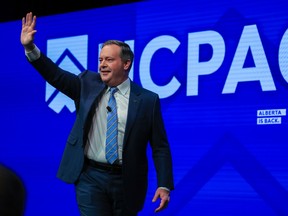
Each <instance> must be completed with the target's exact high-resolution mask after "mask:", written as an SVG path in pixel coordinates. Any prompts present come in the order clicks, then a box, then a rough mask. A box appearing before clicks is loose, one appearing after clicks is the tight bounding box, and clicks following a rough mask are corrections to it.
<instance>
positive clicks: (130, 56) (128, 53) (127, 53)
mask: <svg viewBox="0 0 288 216" xmlns="http://www.w3.org/2000/svg"><path fill="white" fill-rule="evenodd" d="M112 44H114V45H117V46H119V47H120V48H121V51H120V58H121V59H122V61H123V62H126V61H127V60H130V61H131V64H130V66H129V68H128V71H130V69H131V67H132V63H133V60H134V53H133V52H132V50H131V48H130V46H129V45H128V44H127V43H124V42H123V41H119V40H108V41H106V42H105V43H103V45H102V47H101V49H102V48H103V47H104V46H107V45H112Z"/></svg>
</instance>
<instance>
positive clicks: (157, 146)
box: [150, 95, 174, 190]
mask: <svg viewBox="0 0 288 216" xmlns="http://www.w3.org/2000/svg"><path fill="white" fill-rule="evenodd" d="M152 122H153V125H152V135H151V141H150V144H151V148H152V157H153V161H154V165H155V169H156V173H157V181H158V187H167V188H169V189H170V190H173V189H174V183H173V171H172V156H171V150H170V145H169V142H168V138H167V134H166V130H165V126H164V121H163V117H162V113H161V107H160V99H159V96H158V95H157V96H156V98H155V101H154V106H153V119H152Z"/></svg>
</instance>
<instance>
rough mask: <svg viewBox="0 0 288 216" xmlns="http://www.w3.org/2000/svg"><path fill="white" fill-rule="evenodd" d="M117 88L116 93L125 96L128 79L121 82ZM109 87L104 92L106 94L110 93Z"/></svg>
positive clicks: (128, 87)
mask: <svg viewBox="0 0 288 216" xmlns="http://www.w3.org/2000/svg"><path fill="white" fill-rule="evenodd" d="M116 87H117V88H118V91H119V92H120V93H121V94H122V95H125V94H126V93H127V92H128V90H129V89H130V78H127V79H126V80H125V81H124V82H122V83H121V84H120V85H118V86H116ZM110 88H111V87H108V88H107V90H106V93H108V92H109V91H110Z"/></svg>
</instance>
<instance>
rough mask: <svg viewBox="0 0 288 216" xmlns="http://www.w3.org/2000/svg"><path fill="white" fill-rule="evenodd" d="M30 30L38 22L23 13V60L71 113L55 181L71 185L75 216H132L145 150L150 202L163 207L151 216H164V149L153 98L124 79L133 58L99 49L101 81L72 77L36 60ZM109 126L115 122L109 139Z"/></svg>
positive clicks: (117, 47)
mask: <svg viewBox="0 0 288 216" xmlns="http://www.w3.org/2000/svg"><path fill="white" fill-rule="evenodd" d="M35 25H36V16H33V14H32V13H31V12H30V13H27V14H26V17H23V19H22V32H21V43H22V45H23V46H24V49H25V53H26V56H27V58H28V60H29V61H30V63H31V64H32V65H33V66H34V68H35V69H36V70H37V71H38V72H39V73H40V74H41V75H42V76H43V78H44V79H45V80H46V81H47V82H48V83H50V84H51V85H52V86H54V87H55V88H57V89H58V90H59V91H61V92H63V93H64V94H66V95H67V96H68V97H70V98H71V99H73V100H74V102H75V106H76V120H75V123H74V126H73V128H72V130H71V133H70V135H69V137H68V140H67V144H66V148H65V151H64V154H63V157H62V161H61V164H60V167H59V170H58V174H57V176H58V177H59V178H60V179H62V180H63V181H65V182H68V183H73V184H75V188H76V197H77V203H78V207H79V210H80V212H81V215H91V216H92V215H93V216H94V215H101V216H112V215H113V216H118V215H123V216H135V215H137V213H138V212H139V211H140V210H141V209H142V208H143V204H144V201H145V196H146V192H147V185H148V183H147V182H148V180H147V176H148V174H147V173H148V163H147V156H146V149H147V144H148V143H150V145H151V148H152V154H153V155H152V157H153V160H154V164H155V167H156V172H157V180H158V181H157V183H158V188H157V190H156V192H155V195H154V198H153V202H155V201H156V200H157V199H158V198H160V199H161V201H160V204H159V206H158V208H156V209H155V211H156V212H158V211H161V210H163V209H164V208H165V207H166V206H167V204H168V202H169V200H170V196H169V194H170V191H171V190H172V189H173V187H174V186H173V176H172V159H171V152H170V147H169V143H168V140H167V136H166V131H165V128H164V123H163V119H162V114H161V109H160V100H159V97H158V95H157V94H155V93H153V92H151V91H148V90H146V89H143V88H142V87H140V86H138V85H136V84H135V83H134V82H132V81H131V80H130V79H129V77H128V74H129V70H130V68H131V65H132V62H133V58H134V55H133V52H132V51H131V49H130V47H129V46H128V45H127V44H126V43H123V42H121V41H116V40H110V41H107V42H105V43H104V44H103V47H102V49H101V53H100V58H99V63H100V65H99V73H96V72H92V71H89V70H86V71H84V72H82V73H81V74H79V75H78V76H76V75H74V74H73V73H69V72H68V71H65V70H63V69H61V68H59V67H58V65H56V64H55V63H53V62H52V61H51V60H50V59H49V58H47V57H46V56H45V55H44V54H43V53H41V51H40V50H39V49H38V48H37V46H36V45H35V44H34V36H35V33H36V30H35ZM114 90H115V92H114ZM112 92H113V93H112ZM111 119H112V120H111ZM113 119H114V120H115V121H113ZM110 122H115V123H114V124H113V125H114V126H115V128H116V130H111V131H112V133H113V132H114V134H113V136H112V135H110V134H109V132H110V129H111V127H113V126H111V127H110ZM108 126H109V127H108ZM107 127H108V128H107ZM115 131H116V132H115ZM106 138H107V140H108V139H110V141H109V143H110V144H111V143H113V145H112V147H111V146H109V144H106ZM107 142H108V141H107ZM108 146H109V147H108ZM115 146H116V147H117V148H116V150H113V148H114V147H115ZM106 148H107V149H106ZM108 148H109V149H108ZM112 153H113V154H112ZM107 154H110V155H109V156H106V155H107ZM110 159H112V161H110Z"/></svg>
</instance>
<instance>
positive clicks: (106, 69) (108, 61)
mask: <svg viewBox="0 0 288 216" xmlns="http://www.w3.org/2000/svg"><path fill="white" fill-rule="evenodd" d="M120 50H121V48H120V47H119V46H117V45H115V44H111V45H106V46H104V47H103V48H102V50H101V52H100V58H99V71H100V75H101V79H102V80H103V82H104V83H106V84H107V85H108V86H117V85H119V84H121V83H122V82H124V81H125V80H126V79H127V78H128V70H127V69H128V68H129V65H130V64H131V61H127V62H123V61H122V59H121V58H120Z"/></svg>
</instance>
